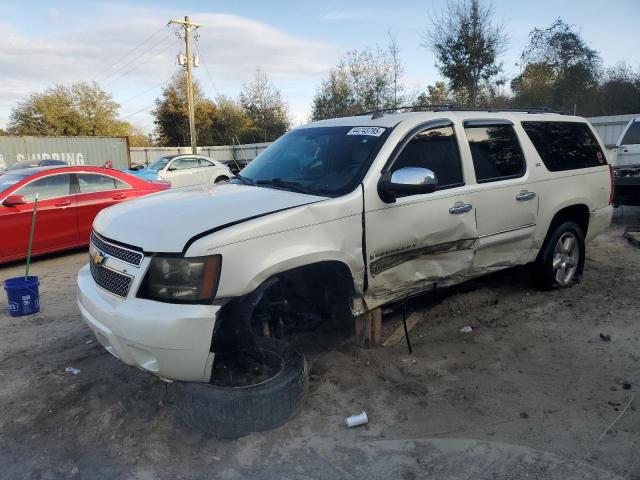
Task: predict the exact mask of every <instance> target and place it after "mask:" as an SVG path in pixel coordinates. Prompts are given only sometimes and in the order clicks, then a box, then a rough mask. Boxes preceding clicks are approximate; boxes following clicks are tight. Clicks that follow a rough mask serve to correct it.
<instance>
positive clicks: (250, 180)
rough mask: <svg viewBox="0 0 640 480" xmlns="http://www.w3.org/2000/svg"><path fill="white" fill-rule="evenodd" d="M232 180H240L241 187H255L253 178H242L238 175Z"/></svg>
mask: <svg viewBox="0 0 640 480" xmlns="http://www.w3.org/2000/svg"><path fill="white" fill-rule="evenodd" d="M233 178H237V179H238V180H240V181H241V182H242V184H243V185H252V186H255V185H257V183H256V181H255V180H254V179H253V178H249V177H243V176H242V175H240V174H239V173H238V174H236V176H235V177H233Z"/></svg>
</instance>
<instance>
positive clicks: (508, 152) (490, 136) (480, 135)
mask: <svg viewBox="0 0 640 480" xmlns="http://www.w3.org/2000/svg"><path fill="white" fill-rule="evenodd" d="M464 131H465V133H466V134H467V140H468V141H469V147H470V149H471V157H472V158H473V169H474V170H475V172H476V181H477V182H478V183H485V182H495V181H498V180H506V179H509V178H517V177H521V176H522V175H524V173H525V172H526V171H527V166H526V163H525V161H524V155H523V154H522V149H521V148H520V143H519V142H518V137H517V135H516V132H515V131H514V130H513V127H512V126H511V125H489V126H469V127H465V129H464Z"/></svg>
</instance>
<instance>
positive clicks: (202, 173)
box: [128, 155, 233, 187]
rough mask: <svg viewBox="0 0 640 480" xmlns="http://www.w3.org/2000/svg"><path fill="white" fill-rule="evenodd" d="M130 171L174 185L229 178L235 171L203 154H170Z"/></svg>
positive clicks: (187, 184) (210, 181) (211, 181)
mask: <svg viewBox="0 0 640 480" xmlns="http://www.w3.org/2000/svg"><path fill="white" fill-rule="evenodd" d="M128 173H131V174H132V175H135V176H137V177H142V178H146V179H147V180H165V181H167V182H169V183H171V186H172V187H186V186H189V185H198V184H201V183H214V182H215V183H218V182H223V181H225V180H229V179H230V178H231V177H233V173H231V171H230V170H229V168H227V167H226V166H225V165H223V164H222V163H220V162H218V161H216V160H213V159H212V158H209V157H204V156H202V155H169V156H166V157H160V158H159V159H157V160H156V161H155V162H153V163H152V164H151V165H149V166H148V167H147V168H142V169H139V170H129V171H128Z"/></svg>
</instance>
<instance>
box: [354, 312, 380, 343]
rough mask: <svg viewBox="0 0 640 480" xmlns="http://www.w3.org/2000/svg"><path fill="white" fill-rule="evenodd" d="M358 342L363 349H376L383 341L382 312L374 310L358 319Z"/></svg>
mask: <svg viewBox="0 0 640 480" xmlns="http://www.w3.org/2000/svg"><path fill="white" fill-rule="evenodd" d="M356 340H357V342H358V345H360V346H361V347H363V348H375V347H377V346H379V345H380V342H381V341H382V310H381V309H379V308H374V309H373V310H370V311H368V312H366V313H364V314H362V315H359V316H357V317H356Z"/></svg>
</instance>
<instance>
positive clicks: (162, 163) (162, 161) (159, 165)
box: [149, 157, 172, 172]
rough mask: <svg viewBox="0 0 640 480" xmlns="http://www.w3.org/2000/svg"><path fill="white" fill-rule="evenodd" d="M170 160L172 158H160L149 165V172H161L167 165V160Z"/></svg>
mask: <svg viewBox="0 0 640 480" xmlns="http://www.w3.org/2000/svg"><path fill="white" fill-rule="evenodd" d="M171 158H172V157H160V158H159V159H157V160H156V161H155V162H153V163H152V164H151V165H149V170H154V171H156V172H158V171H160V170H162V169H163V168H164V167H166V166H167V163H169V160H171Z"/></svg>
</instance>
